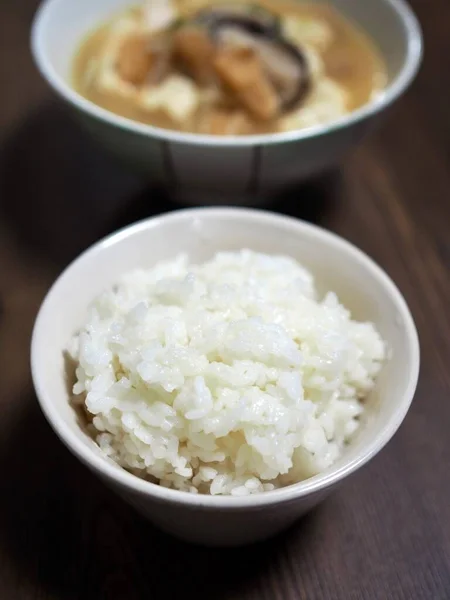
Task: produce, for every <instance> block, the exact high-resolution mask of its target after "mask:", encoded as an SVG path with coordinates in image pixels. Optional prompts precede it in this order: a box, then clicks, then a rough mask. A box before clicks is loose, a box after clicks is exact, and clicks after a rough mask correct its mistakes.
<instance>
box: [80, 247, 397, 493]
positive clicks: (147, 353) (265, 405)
mask: <svg viewBox="0 0 450 600" xmlns="http://www.w3.org/2000/svg"><path fill="white" fill-rule="evenodd" d="M70 352H71V354H72V356H73V358H74V359H75V360H76V362H77V364H78V367H77V371H76V376H77V382H76V384H75V386H74V393H75V394H76V395H77V396H79V398H78V400H79V401H81V402H83V403H84V404H85V408H86V409H87V412H88V414H89V415H91V416H92V424H93V428H94V431H95V437H96V441H97V443H98V445H99V446H100V448H101V449H102V451H103V452H104V453H105V454H106V455H107V456H108V457H110V458H111V459H113V460H114V461H116V462H117V463H118V464H119V465H121V466H122V467H124V468H125V469H128V470H130V471H131V472H132V473H134V474H136V475H138V476H140V477H143V478H146V479H149V480H151V481H157V482H159V483H160V484H161V485H163V486H166V487H170V488H175V489H178V490H184V491H189V492H193V493H206V494H213V495H214V494H232V495H235V496H242V495H247V494H253V493H258V492H263V491H267V490H272V489H274V488H276V487H280V486H282V485H287V484H289V483H293V482H297V481H301V480H303V479H305V478H307V477H310V476H311V475H313V474H316V473H319V472H321V471H322V470H324V469H326V468H327V467H329V466H330V465H331V464H332V463H333V462H334V461H335V460H336V459H337V457H338V456H339V455H340V453H341V451H342V449H343V447H344V445H345V444H346V442H347V441H348V440H349V439H350V438H351V436H352V435H353V433H354V432H355V430H356V429H357V428H358V424H359V417H360V415H361V413H362V412H363V411H364V404H363V402H362V399H363V398H364V396H366V394H367V393H368V392H369V390H370V389H371V388H372V386H373V383H374V378H375V377H376V375H377V373H378V372H379V370H380V367H381V364H382V362H383V360H384V358H385V345H384V343H383V341H382V339H381V338H380V336H379V334H378V333H377V331H376V330H375V328H374V326H373V325H372V324H370V323H357V322H355V321H352V320H351V316H350V314H349V312H348V311H347V310H346V309H345V308H344V307H343V306H342V305H340V304H339V301H338V299H337V297H336V296H335V294H334V293H328V294H327V295H326V296H325V298H323V299H322V300H318V298H317V294H316V291H315V288H314V281H313V277H312V275H311V274H310V273H309V272H308V271H307V270H305V269H304V268H303V267H302V266H300V265H299V264H298V263H297V262H295V261H294V260H293V259H291V258H286V257H280V256H267V255H263V254H257V253H254V252H251V251H248V250H243V251H241V252H237V253H231V252H224V253H219V254H217V255H216V256H215V257H214V258H213V259H212V260H211V261H209V262H207V263H205V264H202V265H192V264H189V262H188V259H187V257H186V256H180V257H178V258H176V259H175V260H172V261H169V262H165V263H159V264H157V265H156V266H155V267H154V268H153V269H150V270H148V271H143V270H138V271H135V272H132V273H129V274H127V275H125V276H124V277H122V279H121V280H120V281H119V283H118V285H117V286H116V287H115V288H114V289H112V290H110V291H107V292H105V293H103V294H102V295H101V296H100V297H99V298H97V299H96V300H95V302H94V303H93V305H92V307H91V308H90V310H89V314H88V317H87V319H86V322H85V324H84V326H83V328H82V329H81V331H80V332H79V333H78V334H77V335H76V336H75V337H74V339H73V340H72V343H71V344H70Z"/></svg>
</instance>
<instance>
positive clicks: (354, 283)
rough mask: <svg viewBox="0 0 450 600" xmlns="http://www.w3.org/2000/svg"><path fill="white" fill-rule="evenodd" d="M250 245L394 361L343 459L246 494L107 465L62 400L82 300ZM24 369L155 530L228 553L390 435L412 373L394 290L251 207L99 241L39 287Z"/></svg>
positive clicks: (56, 417) (311, 501) (298, 227)
mask: <svg viewBox="0 0 450 600" xmlns="http://www.w3.org/2000/svg"><path fill="white" fill-rule="evenodd" d="M242 248H250V249H253V250H255V251H261V252H267V253H274V254H276V253H281V254H287V255H290V256H293V257H294V258H296V259H298V260H299V261H301V262H302V263H303V264H305V265H306V266H307V267H308V268H310V269H311V270H312V271H313V272H314V273H315V275H316V277H317V282H318V285H319V290H321V291H322V292H324V291H325V290H333V291H335V292H337V294H338V295H339V297H340V299H341V301H342V302H343V303H344V304H346V305H347V306H348V307H349V308H350V309H351V311H352V313H353V316H354V318H356V319H360V320H369V321H373V322H374V323H375V324H376V326H377V328H378V329H379V331H380V333H381V335H382V336H383V338H384V339H385V340H386V341H387V343H388V344H389V348H390V350H391V351H392V358H391V359H390V360H389V362H388V363H387V364H386V366H385V367H384V368H383V370H382V373H381V375H380V377H379V379H378V380H377V384H376V387H375V390H374V392H373V393H372V395H371V396H370V398H369V399H368V400H367V407H368V408H367V411H366V413H367V419H366V420H365V422H364V423H363V426H362V427H361V430H360V433H359V435H358V436H357V437H356V438H355V440H354V442H353V443H352V444H351V445H350V446H349V448H348V449H347V450H346V452H345V453H344V455H343V457H342V458H341V459H340V460H339V461H338V462H337V463H336V464H335V465H334V466H333V467H332V468H330V469H328V470H327V471H326V472H324V473H323V474H321V475H318V476H316V477H313V478H311V479H309V480H307V481H305V482H303V483H299V484H296V485H292V486H289V487H286V488H283V489H279V490H275V491H273V492H266V493H264V494H260V495H253V496H249V497H244V498H235V497H217V496H216V497H214V496H200V495H199V496H196V495H192V494H189V493H186V492H179V491H177V490H168V489H166V488H163V487H160V486H158V485H155V484H152V483H148V482H146V481H143V480H141V479H139V478H137V477H135V476H133V475H131V474H130V473H128V472H126V471H125V470H123V469H121V468H119V467H118V466H117V465H115V464H114V463H111V462H109V460H108V459H106V458H105V457H104V456H103V455H102V453H101V451H100V449H99V448H98V447H97V445H96V444H95V443H94V442H93V440H92V439H91V438H90V437H88V436H87V435H86V433H85V432H84V431H83V429H82V428H81V427H80V425H79V423H78V421H77V416H76V414H75V412H74V410H73V409H72V407H71V405H70V403H69V393H68V389H67V382H66V374H65V366H64V360H63V352H64V349H65V348H66V346H67V343H68V341H69V339H70V338H71V336H72V335H73V334H74V333H75V332H76V330H77V329H78V328H79V327H80V326H81V324H82V322H83V319H84V317H85V311H86V308H87V305H88V304H89V302H90V301H91V300H92V299H93V297H94V296H96V295H97V294H98V293H100V292H101V291H102V290H103V289H104V288H105V287H106V286H110V285H112V284H113V283H114V282H115V281H116V279H117V278H118V276H119V275H120V274H121V273H123V272H126V271H129V270H131V269H133V268H136V267H138V266H140V267H151V266H152V265H153V264H154V263H155V262H157V261H159V260H162V259H168V258H170V257H174V256H175V255H177V254H178V253H180V252H182V251H186V252H187V253H188V254H189V256H190V258H191V259H192V260H196V261H203V260H205V259H208V258H210V257H211V256H212V255H213V254H215V253H216V252H217V251H220V250H238V249H242ZM31 364H32V373H33V381H34V385H35V388H36V391H37V396H38V399H39V402H40V404H41V407H42V410H43V411H44V414H45V415H46V417H47V419H48V421H49V422H50V424H51V426H52V427H53V428H54V430H55V431H56V433H57V434H58V436H59V437H60V438H61V440H62V441H63V442H64V443H65V444H66V445H67V446H68V448H69V449H70V450H71V451H72V452H73V453H74V454H75V456H77V457H78V458H79V459H80V460H81V461H82V462H83V463H85V464H86V465H87V466H88V467H89V468H90V469H91V470H92V471H93V472H94V473H95V474H96V475H98V476H99V477H100V478H101V479H103V480H104V482H105V483H107V484H108V485H109V486H111V487H112V488H113V489H114V490H115V491H116V492H117V493H119V494H120V495H121V496H123V498H125V500H127V501H128V502H130V503H131V504H133V505H134V506H135V507H136V508H137V509H138V510H140V511H141V512H142V513H143V514H144V515H146V516H147V517H148V518H149V519H150V520H151V521H153V522H154V523H155V524H156V525H158V526H159V527H160V528H161V529H163V530H165V531H168V532H170V533H172V534H175V535H177V536H179V537H182V538H184V539H187V540H191V541H195V542H200V543H204V544H211V545H233V544H243V543H247V542H252V541H255V540H258V539H262V538H265V537H268V536H270V535H273V534H275V533H276V532H278V531H280V530H282V529H283V528H285V527H287V526H289V525H290V524H291V523H292V522H293V521H295V520H296V519H298V518H299V517H300V516H301V515H302V514H304V513H305V512H306V511H308V510H309V509H311V508H312V507H313V506H315V505H316V504H317V503H318V502H320V501H321V500H322V499H323V498H325V497H326V496H327V494H329V493H330V491H331V490H332V488H333V487H335V486H337V485H338V484H339V483H340V482H341V481H342V480H344V479H345V478H346V477H348V476H349V475H350V474H351V473H353V472H355V471H356V470H357V469H359V468H360V467H361V466H362V465H364V464H365V463H366V462H367V461H368V460H369V459H371V458H373V457H374V456H375V455H376V454H377V453H378V452H379V451H380V450H381V449H382V448H383V446H384V445H385V444H386V443H387V442H388V441H389V440H390V439H391V437H392V436H393V435H394V433H395V432H396V430H397V428H398V427H399V426H400V424H401V422H402V421H403V419H404V417H405V415H406V412H407V410H408V408H409V406H410V403H411V401H412V398H413V395H414V391H415V388H416V384H417V377H418V371H419V344H418V339H417V333H416V329H415V326H414V323H413V320H412V318H411V315H410V313H409V310H408V308H407V306H406V304H405V301H404V300H403V298H402V296H401V294H400V292H399V291H398V290H397V288H396V287H395V285H394V284H393V283H392V281H391V280H390V279H389V278H388V277H387V275H385V273H383V271H382V270H381V269H380V268H379V267H378V266H376V265H375V264H374V263H373V261H372V260H371V259H370V258H368V257H367V256H366V255H365V254H363V253H362V252H361V251H359V250H358V249H357V248H355V247H354V246H352V245H351V244H349V243H348V242H346V241H344V240H342V239H340V238H339V237H337V236H335V235H333V234H332V233H328V232H327V231H325V230H322V229H320V228H318V227H315V226H313V225H310V224H307V223H304V222H301V221H298V220H295V219H291V218H288V217H282V216H277V215H274V214H271V213H266V212H263V211H258V210H245V209H239V208H234V209H232V208H222V209H221V208H204V209H202V208H200V209H190V210H189V209H188V210H183V211H177V212H173V213H169V214H166V215H164V216H161V217H156V218H152V219H149V220H146V221H143V222H141V223H137V224H136V225H132V226H131V227H127V228H126V229H123V230H122V231H119V232H118V233H116V234H114V235H112V236H110V237H108V238H106V239H104V240H102V241H100V242H99V243H97V244H95V245H94V246H93V247H92V248H90V249H89V250H87V251H86V252H85V253H84V254H82V255H81V256H80V257H79V258H78V259H77V260H76V261H75V262H74V263H72V264H71V265H70V266H69V267H68V268H67V269H66V271H65V272H64V273H63V274H62V275H61V276H60V278H59V279H58V280H57V281H56V283H55V284H54V285H53V287H52V288H51V290H50V291H49V293H48V295H47V297H46V298H45V300H44V303H43V305H42V307H41V309H40V312H39V315H38V317H37V320H36V324H35V328H34V332H33V339H32V346H31Z"/></svg>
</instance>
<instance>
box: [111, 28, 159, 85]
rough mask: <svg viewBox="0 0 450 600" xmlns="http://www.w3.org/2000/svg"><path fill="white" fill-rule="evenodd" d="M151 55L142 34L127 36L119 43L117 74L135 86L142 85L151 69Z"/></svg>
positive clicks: (146, 39) (147, 43)
mask: <svg viewBox="0 0 450 600" xmlns="http://www.w3.org/2000/svg"><path fill="white" fill-rule="evenodd" d="M152 64H153V57H152V53H151V50H150V46H149V41H148V38H147V37H146V36H145V35H144V34H138V35H132V36H129V37H127V38H126V39H125V40H124V41H123V42H122V44H121V46H120V48H119V51H118V55H117V61H116V70H117V73H118V75H119V76H120V77H121V78H122V79H123V80H124V81H126V82H128V83H131V84H133V85H135V86H139V85H142V84H143V83H144V82H145V80H146V78H147V76H148V74H149V73H150V71H151V69H152Z"/></svg>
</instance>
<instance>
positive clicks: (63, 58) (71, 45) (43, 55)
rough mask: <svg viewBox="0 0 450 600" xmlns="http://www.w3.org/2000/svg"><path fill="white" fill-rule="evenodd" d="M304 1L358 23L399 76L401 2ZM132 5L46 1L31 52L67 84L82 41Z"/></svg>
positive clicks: (403, 34) (404, 14)
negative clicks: (324, 6) (333, 9)
mask: <svg viewBox="0 0 450 600" xmlns="http://www.w3.org/2000/svg"><path fill="white" fill-rule="evenodd" d="M299 1H301V0H299ZM307 1H308V2H313V3H314V2H315V3H319V4H320V3H326V4H332V5H334V6H335V7H336V8H337V9H338V10H339V11H340V12H341V13H342V14H344V15H345V16H346V17H348V18H349V19H350V20H352V21H354V22H355V23H357V24H359V25H360V26H361V27H362V28H363V29H364V30H365V31H366V32H367V33H368V34H369V35H370V36H371V38H372V39H373V40H374V41H375V43H376V44H377V46H378V48H379V49H380V51H381V53H382V55H383V56H384V59H385V61H386V63H387V67H388V73H389V80H390V82H393V81H394V80H395V79H396V78H397V77H398V75H399V74H400V72H401V71H402V69H403V67H404V65H405V61H406V60H407V57H408V45H409V44H410V43H411V40H410V39H409V36H410V35H411V34H412V32H411V31H409V32H408V23H407V22H406V21H405V19H408V17H409V11H407V10H406V8H405V6H404V4H403V1H402V0H371V1H370V2H361V0H307ZM137 3H138V0H136V2H133V0H95V2H93V1H92V0H77V1H76V2H73V1H71V0H47V2H46V3H45V5H44V9H43V12H42V14H41V17H40V19H39V22H38V26H37V30H36V31H35V36H36V39H35V44H36V48H35V49H36V51H37V54H38V58H40V60H41V61H43V62H44V63H45V65H46V67H47V69H48V71H49V74H50V76H53V77H54V76H56V77H58V78H59V79H62V80H64V81H66V82H68V81H69V80H70V72H71V63H72V59H73V56H74V53H75V51H76V48H77V47H78V45H79V43H80V41H81V40H82V39H83V37H84V36H85V35H86V34H88V33H89V32H90V31H91V30H92V29H94V28H95V27H96V26H98V25H99V24H101V23H102V22H104V21H105V20H107V19H108V18H110V17H111V16H112V15H114V13H115V12H117V11H120V10H123V9H125V8H127V7H129V6H131V5H133V4H137ZM409 25H410V26H411V23H409Z"/></svg>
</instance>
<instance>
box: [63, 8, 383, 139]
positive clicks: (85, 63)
mask: <svg viewBox="0 0 450 600" xmlns="http://www.w3.org/2000/svg"><path fill="white" fill-rule="evenodd" d="M214 4H219V5H221V4H223V3H220V2H211V1H209V2H208V1H201V0H200V1H197V2H193V1H189V0H179V1H178V3H177V9H178V15H179V16H180V15H181V16H182V17H183V18H192V16H193V15H195V14H197V12H198V11H199V10H200V9H201V8H204V7H211V6H214ZM236 4H244V3H239V2H237V3H236ZM258 6H261V7H264V8H266V9H267V10H269V11H270V12H271V13H273V14H275V15H278V16H279V17H281V18H282V19H283V21H282V22H283V26H284V29H283V32H284V34H285V35H286V37H287V39H288V40H289V42H290V43H293V44H295V45H296V46H298V47H300V48H302V50H305V52H306V51H308V52H310V54H309V55H308V56H309V58H308V60H311V56H312V57H313V58H314V61H313V62H314V64H316V63H318V64H319V67H317V65H316V66H315V67H312V66H311V65H312V64H313V62H311V63H309V70H310V72H313V73H314V72H315V71H314V69H316V71H317V72H316V73H315V74H314V75H313V77H312V82H310V86H309V91H308V93H307V94H306V95H305V96H304V97H303V99H302V101H301V102H298V103H297V105H296V106H294V107H291V108H290V109H289V110H287V111H285V112H284V114H282V115H280V114H277V115H276V117H273V118H271V117H269V118H261V117H260V115H255V114H253V113H252V111H251V110H250V111H249V110H247V108H248V107H245V106H244V108H243V107H242V105H239V102H237V101H236V96H235V95H234V96H233V94H230V93H229V92H230V90H229V89H228V88H227V89H226V92H224V91H223V88H221V90H222V91H221V92H220V94H222V95H221V96H220V98H219V97H218V96H217V94H216V96H217V97H214V99H211V100H205V99H204V100H202V101H201V102H199V103H198V105H197V106H196V107H195V109H194V110H192V111H191V113H190V114H189V116H187V117H186V118H174V117H173V115H172V114H170V111H168V110H165V108H164V106H162V107H158V106H152V108H151V109H150V108H149V106H148V103H147V104H145V105H143V103H142V102H139V101H136V99H135V98H134V96H133V95H132V92H131V91H129V92H127V93H125V91H123V92H120V90H119V89H117V90H114V89H105V88H104V87H103V88H102V87H101V86H100V85H98V84H97V80H96V75H95V69H96V68H97V69H98V60H99V57H100V56H101V55H102V52H103V51H104V48H105V46H106V44H107V43H108V40H109V38H110V37H111V27H112V25H113V24H114V23H118V22H119V21H120V19H124V18H127V17H132V18H139V15H140V14H141V10H140V8H139V7H138V8H130V9H129V10H128V11H126V12H125V13H122V14H120V15H117V16H116V17H115V18H113V19H112V20H111V21H110V22H108V23H106V24H105V23H104V24H102V25H101V26H100V27H98V28H97V29H96V30H95V31H93V32H92V33H91V34H89V35H88V36H87V37H86V39H84V40H83V41H82V43H81V45H80V47H79V50H78V51H77V53H76V56H75V58H74V63H73V73H72V79H73V87H74V88H75V90H76V91H77V92H79V93H80V94H81V95H82V96H84V97H85V98H86V99H88V100H90V101H91V102H93V103H95V104H97V105H98V106H100V107H102V108H105V109H106V110H109V111H111V112H113V113H116V114H118V115H121V116H123V117H126V118H129V119H132V120H134V121H138V122H141V123H145V124H150V125H153V126H157V127H162V128H166V129H172V130H178V131H183V132H191V133H207V134H216V135H226V134H229V135H240V134H263V133H274V132H280V131H287V130H292V129H298V128H304V127H308V126H311V125H317V124H322V123H326V122H330V121H333V120H335V119H337V118H339V117H341V116H343V115H344V114H347V113H349V112H351V111H353V110H355V109H357V108H359V107H361V106H363V105H365V104H367V103H368V102H370V101H371V100H372V99H373V98H375V97H376V96H377V95H379V94H381V93H382V92H383V90H384V88H385V86H386V83H387V71H386V67H385V64H384V62H383V59H382V57H381V55H380V53H379V52H378V50H377V49H376V47H375V45H374V43H373V42H372V41H371V40H370V39H369V37H368V36H367V35H366V34H365V33H364V32H362V31H361V30H360V29H359V28H358V27H356V26H355V25H354V24H352V23H350V22H349V21H348V20H347V19H345V18H344V17H343V16H342V15H340V14H339V13H338V12H337V11H336V10H335V9H334V8H333V7H332V6H329V5H320V4H312V3H302V2H295V1H294V0H292V1H291V0H284V1H280V0H260V1H259V2H258ZM293 19H294V21H293ZM298 23H303V24H305V23H306V24H307V28H306V30H305V31H306V33H305V40H304V41H303V39H302V33H301V28H300V33H299V34H298V35H294V33H295V31H296V29H295V27H296V24H298ZM321 27H322V28H325V29H324V30H323V34H321ZM292 32H294V33H292ZM325 33H326V35H325ZM155 35H160V34H155ZM315 38H317V39H315ZM243 60H244V59H243ZM237 64H243V63H242V62H241V63H237ZM178 72H179V69H178V67H177V66H175V67H174V66H172V67H171V68H170V73H169V74H174V73H175V74H176V73H178ZM194 83H195V82H194ZM127 85H128V88H127V89H128V90H131V88H130V84H127ZM153 89H156V88H153ZM174 89H175V88H174ZM177 89H178V88H177ZM124 90H125V88H124ZM210 91H211V90H210ZM148 93H149V95H148V97H149V98H151V94H152V93H153V94H154V91H152V88H151V87H150V88H149V92H148ZM180 95H183V96H184V94H182V92H181V88H180ZM206 96H207V91H206V92H205V93H204V96H202V97H204V98H206ZM213 96H214V94H213V93H211V97H212V98H213ZM212 110H215V111H216V113H217V114H216V113H214V118H215V119H216V120H215V123H216V124H215V125H214V124H213V116H210V117H209V121H208V116H209V115H210V113H211V111H212ZM208 111H209V112H208ZM217 111H219V112H217ZM211 114H212V113H211ZM220 119H222V121H221V120H220ZM227 119H228V121H227ZM231 119H234V121H233V123H234V125H233V127H234V129H233V130H231V129H232V128H231V125H230V123H231ZM205 123H208V125H205ZM220 123H222V129H221V128H220ZM227 127H228V129H227Z"/></svg>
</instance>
